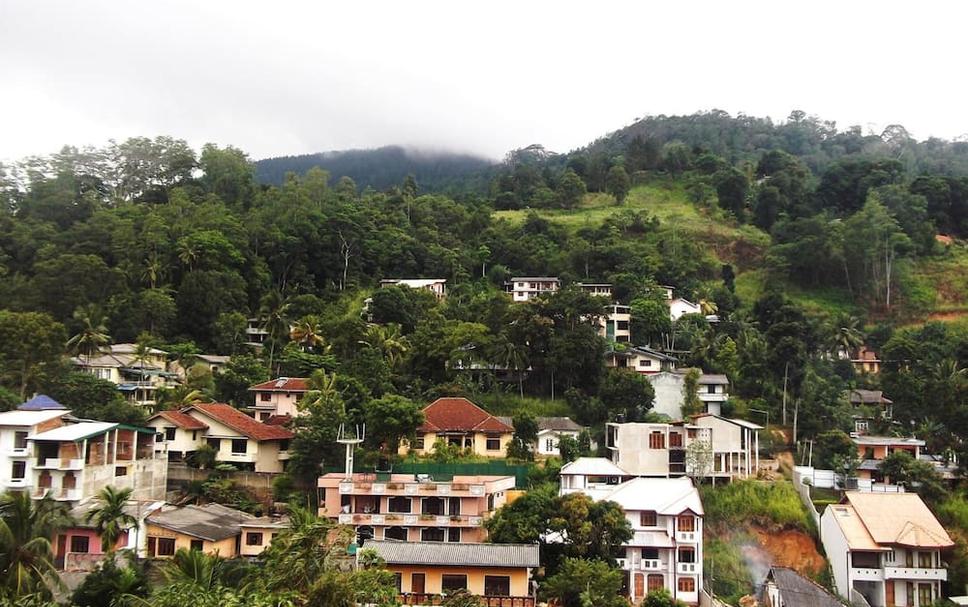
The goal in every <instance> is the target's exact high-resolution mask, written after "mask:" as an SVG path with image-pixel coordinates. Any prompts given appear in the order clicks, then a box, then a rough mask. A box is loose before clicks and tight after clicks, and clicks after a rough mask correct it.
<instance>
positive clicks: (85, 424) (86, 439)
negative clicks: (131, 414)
mask: <svg viewBox="0 0 968 607" xmlns="http://www.w3.org/2000/svg"><path fill="white" fill-rule="evenodd" d="M154 434H155V431H154V430H153V429H150V428H140V427H137V426H129V425H127V424H117V423H112V422H92V421H81V422H76V423H68V424H65V425H62V426H60V427H57V428H53V429H51V430H46V431H44V432H38V433H36V434H33V435H30V436H28V437H27V441H28V443H29V444H30V445H31V457H32V458H33V470H32V478H31V483H30V486H31V488H32V490H31V495H32V496H33V497H34V498H37V499H39V498H41V497H43V496H45V495H48V494H49V495H50V496H51V497H53V498H54V499H55V500H57V501H62V502H68V503H69V504H70V505H71V506H72V507H73V506H75V505H77V503H78V502H80V501H81V500H84V499H88V498H92V497H94V496H95V495H96V494H97V492H98V491H100V490H101V489H102V488H103V487H104V486H106V485H111V486H113V487H115V488H117V489H126V488H130V489H131V490H132V493H131V499H134V500H159V499H164V497H165V489H166V485H167V481H168V462H167V460H166V459H164V458H160V457H155V452H154V440H155V439H154Z"/></svg>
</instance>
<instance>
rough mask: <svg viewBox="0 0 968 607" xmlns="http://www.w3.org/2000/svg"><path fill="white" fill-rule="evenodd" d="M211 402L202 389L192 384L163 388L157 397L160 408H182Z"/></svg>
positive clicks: (156, 401)
mask: <svg viewBox="0 0 968 607" xmlns="http://www.w3.org/2000/svg"><path fill="white" fill-rule="evenodd" d="M206 402H210V399H209V398H208V397H206V396H205V394H204V393H203V392H202V391H201V390H197V389H195V388H192V387H191V386H177V387H175V388H161V389H159V390H158V395H157V397H156V399H155V403H156V404H157V409H158V410H171V409H182V408H184V407H189V406H191V405H197V404H198V403H206Z"/></svg>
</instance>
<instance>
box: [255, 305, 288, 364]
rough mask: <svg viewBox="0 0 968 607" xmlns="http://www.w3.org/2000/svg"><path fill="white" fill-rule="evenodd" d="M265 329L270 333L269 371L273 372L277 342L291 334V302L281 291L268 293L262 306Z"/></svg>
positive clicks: (261, 311)
mask: <svg viewBox="0 0 968 607" xmlns="http://www.w3.org/2000/svg"><path fill="white" fill-rule="evenodd" d="M259 311H260V313H261V314H262V322H263V329H264V330H265V331H266V332H268V333H269V373H270V374H271V373H272V359H273V358H274V356H275V351H276V342H278V341H279V340H281V339H283V336H286V335H288V334H289V302H287V301H286V299H285V298H284V297H283V296H282V293H280V292H279V291H276V290H273V291H269V292H268V293H266V295H265V297H263V298H262V304H261V306H260V310H259Z"/></svg>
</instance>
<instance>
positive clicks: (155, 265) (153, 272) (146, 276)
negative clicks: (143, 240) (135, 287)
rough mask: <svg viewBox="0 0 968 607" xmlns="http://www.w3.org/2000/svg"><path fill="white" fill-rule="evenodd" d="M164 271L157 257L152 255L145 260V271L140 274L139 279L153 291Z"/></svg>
mask: <svg viewBox="0 0 968 607" xmlns="http://www.w3.org/2000/svg"><path fill="white" fill-rule="evenodd" d="M164 271H165V266H164V264H163V263H161V260H160V259H158V256H157V255H155V254H152V255H151V257H149V258H148V259H146V260H145V269H144V271H143V272H142V273H141V279H142V280H144V281H145V282H146V283H148V286H149V287H150V288H152V289H154V288H155V286H156V285H157V284H158V281H159V280H160V279H161V277H162V273H163V272H164Z"/></svg>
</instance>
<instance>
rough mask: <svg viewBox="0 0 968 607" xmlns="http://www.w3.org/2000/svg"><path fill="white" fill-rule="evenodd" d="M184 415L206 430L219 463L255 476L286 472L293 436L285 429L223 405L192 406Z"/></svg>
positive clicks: (184, 411) (206, 437) (205, 439)
mask: <svg viewBox="0 0 968 607" xmlns="http://www.w3.org/2000/svg"><path fill="white" fill-rule="evenodd" d="M181 413H183V414H185V415H188V416H190V417H192V418H193V419H195V420H197V421H200V422H202V423H203V424H204V425H205V426H206V429H205V431H204V441H205V444H207V445H209V446H210V447H212V448H213V449H215V459H216V461H218V462H225V463H230V464H234V465H235V466H236V467H238V468H240V469H243V470H253V471H255V472H282V471H283V469H284V468H285V462H286V461H288V460H289V441H290V440H291V439H292V437H293V434H292V432H290V431H289V430H286V429H285V428H283V427H281V426H270V425H267V424H263V423H261V422H258V421H256V420H254V419H252V418H251V417H249V416H248V415H246V414H245V413H242V412H241V411H239V410H238V409H236V408H235V407H232V406H231V405H226V404H222V403H200V404H196V405H191V406H188V407H185V408H184V409H182V410H181ZM176 436H177V435H176Z"/></svg>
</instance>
